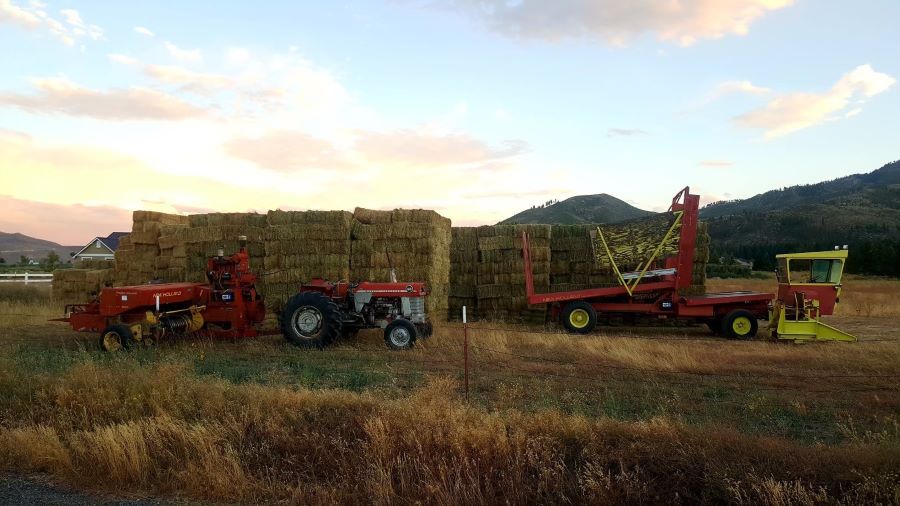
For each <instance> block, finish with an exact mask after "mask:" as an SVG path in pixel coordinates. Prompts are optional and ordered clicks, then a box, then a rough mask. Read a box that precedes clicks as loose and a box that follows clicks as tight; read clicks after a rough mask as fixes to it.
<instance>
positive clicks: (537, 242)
mask: <svg viewBox="0 0 900 506" xmlns="http://www.w3.org/2000/svg"><path fill="white" fill-rule="evenodd" d="M523 231H524V232H527V233H528V246H529V248H528V250H529V253H530V256H531V262H532V274H533V277H534V289H535V291H536V292H538V293H540V292H547V291H548V290H549V288H550V233H551V227H550V225H495V226H483V227H478V229H477V236H478V255H479V263H478V268H477V280H478V285H477V288H476V296H477V299H478V300H477V302H478V316H479V318H483V319H492V320H503V321H510V322H519V321H522V322H529V323H543V322H544V319H545V317H546V306H545V305H535V306H529V305H528V301H527V299H526V297H525V260H524V256H523V255H522V232H523Z"/></svg>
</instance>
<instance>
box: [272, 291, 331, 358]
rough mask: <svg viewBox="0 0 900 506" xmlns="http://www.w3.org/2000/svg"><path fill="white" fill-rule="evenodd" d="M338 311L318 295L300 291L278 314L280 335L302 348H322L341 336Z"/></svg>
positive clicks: (329, 301) (324, 297)
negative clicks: (279, 316) (279, 315)
mask: <svg viewBox="0 0 900 506" xmlns="http://www.w3.org/2000/svg"><path fill="white" fill-rule="evenodd" d="M341 322H342V318H341V309H340V308H339V307H338V305H337V304H335V303H334V301H332V300H331V299H330V298H328V297H326V296H325V295H324V294H321V293H319V292H300V293H298V294H297V295H294V296H293V297H291V298H290V299H288V301H287V304H285V306H284V310H283V311H282V312H281V333H282V334H284V337H285V338H286V339H287V340H288V341H290V342H291V343H292V344H295V345H297V346H301V347H303V348H324V347H326V346H328V345H329V344H331V343H332V341H334V340H335V339H337V338H338V337H339V336H340V335H341Z"/></svg>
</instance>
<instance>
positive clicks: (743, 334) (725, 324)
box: [722, 309, 759, 339]
mask: <svg viewBox="0 0 900 506" xmlns="http://www.w3.org/2000/svg"><path fill="white" fill-rule="evenodd" d="M758 328H759V322H758V321H757V320H756V316H753V313H751V312H750V311H747V310H746V309H735V310H734V311H732V312H730V313H728V314H727V315H725V319H724V320H722V331H723V333H724V334H725V335H726V336H728V337H730V338H732V339H750V338H752V337H754V336H756V331H757V329H758Z"/></svg>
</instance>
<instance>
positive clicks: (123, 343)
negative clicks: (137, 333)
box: [100, 323, 134, 352]
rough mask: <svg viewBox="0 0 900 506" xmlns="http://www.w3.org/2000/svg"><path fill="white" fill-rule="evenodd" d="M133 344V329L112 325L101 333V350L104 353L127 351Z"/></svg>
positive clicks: (117, 324) (121, 325)
mask: <svg viewBox="0 0 900 506" xmlns="http://www.w3.org/2000/svg"><path fill="white" fill-rule="evenodd" d="M133 342H134V335H133V334H132V333H131V327H129V326H128V325H123V324H121V323H116V324H113V325H110V326H109V327H106V328H105V329H103V332H101V333H100V349H101V350H103V351H108V352H116V351H119V350H123V349H125V350H127V349H129V348H131V344H132V343H133Z"/></svg>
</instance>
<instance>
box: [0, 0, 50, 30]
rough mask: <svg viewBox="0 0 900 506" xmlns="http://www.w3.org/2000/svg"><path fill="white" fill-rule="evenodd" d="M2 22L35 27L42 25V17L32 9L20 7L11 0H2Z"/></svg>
mask: <svg viewBox="0 0 900 506" xmlns="http://www.w3.org/2000/svg"><path fill="white" fill-rule="evenodd" d="M0 23H9V24H13V25H18V26H20V27H22V28H27V29H33V28H37V27H38V26H40V25H41V18H40V17H39V16H38V15H37V14H35V13H34V12H33V11H32V10H29V9H27V8H24V7H19V6H18V5H16V4H14V3H12V2H11V1H10V0H0Z"/></svg>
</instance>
